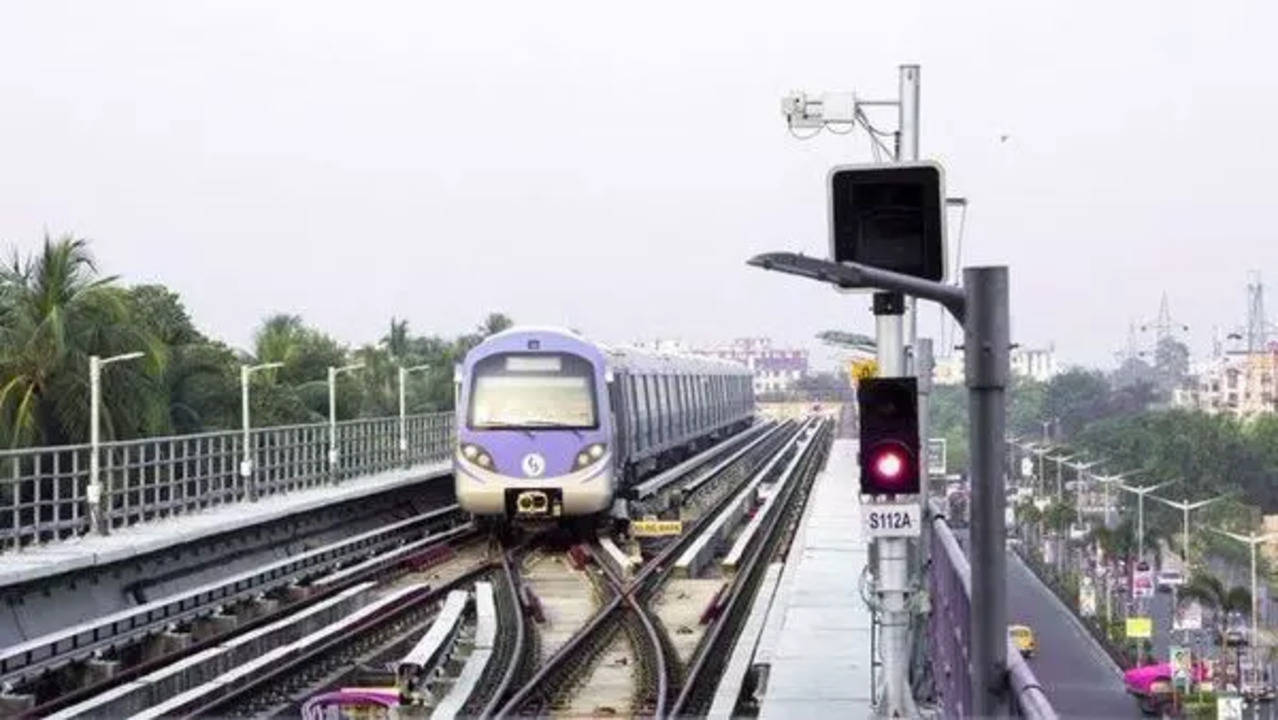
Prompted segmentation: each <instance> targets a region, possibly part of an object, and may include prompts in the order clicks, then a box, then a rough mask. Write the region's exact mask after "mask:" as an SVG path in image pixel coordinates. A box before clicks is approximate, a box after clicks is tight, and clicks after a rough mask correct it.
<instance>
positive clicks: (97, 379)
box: [86, 355, 111, 535]
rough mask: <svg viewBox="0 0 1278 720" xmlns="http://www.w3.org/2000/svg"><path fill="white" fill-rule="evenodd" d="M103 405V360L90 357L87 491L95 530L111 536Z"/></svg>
mask: <svg viewBox="0 0 1278 720" xmlns="http://www.w3.org/2000/svg"><path fill="white" fill-rule="evenodd" d="M101 404H102V358H100V357H98V356H97V355H91V356H89V487H88V489H87V491H86V494H87V496H88V500H89V514H90V516H91V518H92V520H93V530H94V531H95V532H97V533H98V534H99V535H109V534H110V533H111V528H110V527H109V526H108V523H107V521H106V510H107V497H106V493H104V492H102V479H101V477H100V473H101V470H102V469H101V459H100V457H99V454H100V452H101V447H100V446H101V437H100V428H99V422H100V419H99V417H98V413H99V412H100V410H99V407H100V406H101Z"/></svg>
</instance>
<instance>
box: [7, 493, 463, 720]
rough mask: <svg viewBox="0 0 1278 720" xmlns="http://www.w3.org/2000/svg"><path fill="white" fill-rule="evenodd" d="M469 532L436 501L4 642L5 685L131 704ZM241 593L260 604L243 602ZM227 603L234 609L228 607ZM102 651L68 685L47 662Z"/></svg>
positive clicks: (52, 711)
mask: <svg viewBox="0 0 1278 720" xmlns="http://www.w3.org/2000/svg"><path fill="white" fill-rule="evenodd" d="M476 537H477V536H476V532H475V530H474V528H473V526H472V525H471V524H470V522H469V519H468V518H467V517H466V516H465V515H464V514H463V513H462V512H461V510H460V508H458V507H457V506H456V505H447V506H444V507H441V508H436V509H434V510H430V511H428V512H424V513H419V514H417V515H415V516H413V517H410V518H407V519H405V520H403V521H400V522H396V523H392V524H390V525H388V526H385V527H383V528H379V529H377V530H374V531H370V532H367V533H361V534H360V535H356V536H354V537H351V538H347V539H344V540H341V541H338V542H335V543H331V544H329V545H325V546H323V547H320V548H315V549H313V550H310V551H307V552H305V553H302V554H300V555H297V556H294V557H291V558H286V559H284V560H280V561H277V562H273V563H269V564H267V565H264V566H262V567H260V568H256V569H254V570H251V571H248V572H244V573H239V574H237V575H234V576H231V577H228V578H225V579H223V580H219V581H216V582H214V583H209V584H207V585H204V586H201V587H198V588H194V589H193V590H190V591H186V592H183V593H179V594H177V595H174V596H171V597H166V598H161V599H159V600H156V601H154V602H150V603H146V604H144V605H141V606H138V607H136V608H130V609H129V610H125V611H121V612H117V613H112V614H110V615H107V616H104V617H102V618H97V619H95V620H91V621H88V622H86V623H82V624H80V625H78V626H74V627H71V628H68V629H66V630H64V631H60V632H59V633H55V634H52V635H51V636H46V637H42V638H36V639H34V640H32V641H29V642H27V643H24V644H22V645H20V646H14V647H11V648H8V649H6V650H4V651H3V654H2V655H0V657H2V658H3V659H4V661H5V662H4V664H0V669H3V670H4V671H6V672H7V673H8V676H9V677H10V678H11V680H10V682H11V683H12V684H11V687H13V688H16V689H21V690H23V691H26V692H33V693H35V694H37V698H38V699H39V704H38V705H37V706H36V707H34V708H33V709H31V710H29V711H27V712H26V713H24V716H25V717H48V716H53V715H57V714H58V713H66V712H67V711H68V709H70V708H82V709H84V708H89V707H92V706H93V703H94V701H95V699H97V698H103V697H106V698H116V699H118V698H121V697H123V698H127V701H126V702H125V704H126V705H128V706H130V707H134V706H135V703H136V702H139V700H138V699H137V698H142V697H145V698H153V697H154V696H155V695H156V693H157V692H161V691H159V690H153V689H150V688H146V687H140V685H145V684H146V682H145V679H146V678H148V677H150V678H154V677H155V676H156V675H157V674H160V675H161V676H163V673H164V671H165V669H166V668H170V667H173V666H175V665H181V664H182V663H189V662H192V661H191V659H192V658H197V657H201V656H204V657H205V658H210V657H211V656H212V655H213V654H217V650H218V649H219V648H221V649H223V650H228V648H233V649H234V652H233V653H232V654H233V655H235V656H236V657H237V658H240V659H243V658H245V657H247V654H248V653H250V652H253V651H255V650H256V648H259V647H263V646H265V645H267V644H269V643H270V642H271V640H270V638H276V637H286V636H288V634H289V631H288V630H287V623H288V622H289V619H290V618H302V619H303V620H304V621H305V623H310V624H313V623H314V622H316V618H322V617H326V616H329V615H333V614H340V613H343V612H347V611H349V610H350V609H352V608H354V607H355V606H357V605H358V604H359V603H360V602H361V599H362V596H363V595H365V594H367V593H366V591H367V590H369V589H370V588H372V587H374V586H375V584H376V583H375V582H374V580H377V579H384V578H387V577H388V576H391V577H392V579H393V576H395V575H396V574H399V575H404V574H408V573H411V572H414V571H420V570H422V569H429V568H431V567H433V566H434V565H435V564H436V563H439V562H443V561H445V560H446V559H447V555H448V554H449V553H450V552H451V551H452V549H453V548H458V547H464V546H465V545H466V544H467V543H472V542H474V540H475V539H476ZM441 551H442V552H441ZM264 600H265V602H264ZM246 603H248V604H252V605H256V606H259V607H261V608H262V611H261V612H257V613H250V612H247V611H246V608H245V605H244V604H246ZM232 610H238V611H239V613H238V614H237V615H235V616H232V615H229V614H227V613H228V611H232ZM219 617H222V618H225V619H228V620H230V621H231V622H224V623H222V624H221V627H222V628H224V629H223V630H222V631H220V632H219V631H218V628H219V625H218V624H217V623H216V622H210V623H207V624H205V625H204V626H203V628H202V629H203V630H204V632H203V633H196V632H194V631H195V630H197V629H201V628H200V626H199V623H200V622H201V621H202V620H204V619H209V618H211V619H213V620H216V619H217V618H219ZM305 623H304V624H305ZM245 637H248V638H254V641H253V648H252V649H250V648H248V647H247V646H241V645H238V644H234V643H236V641H237V638H245ZM162 641H169V642H162ZM111 656H114V657H115V658H118V659H115V660H108V661H105V662H109V663H111V664H112V665H113V666H114V672H112V673H110V674H109V675H108V676H106V677H103V678H101V679H100V680H99V681H97V682H92V683H86V684H84V685H83V686H82V687H79V688H77V689H74V690H70V691H66V690H65V689H64V688H63V687H62V684H61V677H60V674H54V673H53V672H52V671H55V670H59V669H61V668H67V667H69V666H72V665H73V664H75V663H79V662H82V661H84V660H98V661H99V662H103V661H102V660H101V658H103V657H111ZM197 665H198V663H197ZM64 672H65V671H64ZM168 682H177V681H176V680H172V681H168ZM128 691H132V692H128Z"/></svg>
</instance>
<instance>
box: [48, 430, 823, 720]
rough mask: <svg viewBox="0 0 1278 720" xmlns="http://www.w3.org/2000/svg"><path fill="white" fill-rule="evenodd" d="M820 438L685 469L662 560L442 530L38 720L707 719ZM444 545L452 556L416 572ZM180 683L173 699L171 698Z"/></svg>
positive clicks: (723, 455) (375, 555)
mask: <svg viewBox="0 0 1278 720" xmlns="http://www.w3.org/2000/svg"><path fill="white" fill-rule="evenodd" d="M829 433H830V428H829V426H828V423H820V422H816V421H810V422H807V423H804V424H802V425H800V424H796V423H785V424H781V425H776V426H766V427H761V428H758V429H756V430H754V431H752V432H751V433H750V434H749V435H746V436H745V437H740V438H736V439H735V441H734V442H730V443H725V444H724V445H723V446H722V447H721V448H719V449H718V452H708V453H703V454H702V455H701V456H698V458H694V461H695V462H689V463H686V464H685V468H684V474H683V475H682V477H680V478H671V479H669V480H668V481H667V482H666V485H665V487H663V488H661V489H660V490H659V492H660V493H670V494H669V495H668V497H671V498H673V499H674V500H675V502H674V504H673V506H672V507H669V508H668V509H667V511H666V512H667V514H669V513H671V512H677V514H678V516H679V518H680V519H681V520H682V521H683V523H684V528H685V532H684V533H683V534H682V535H681V536H679V537H677V538H675V539H673V540H670V541H667V542H666V543H665V545H664V546H660V547H655V548H654V547H652V546H651V545H649V546H646V547H640V545H639V544H638V543H634V542H627V541H626V540H625V539H622V540H621V541H620V544H621V545H622V546H623V547H624V548H626V549H625V550H618V549H617V547H616V546H615V545H613V544H612V541H611V540H609V539H606V538H605V539H600V540H593V541H589V542H586V543H584V544H577V545H570V544H569V542H568V541H565V540H564V539H563V538H562V537H560V536H554V535H552V534H550V533H543V534H542V535H538V536H534V537H531V538H527V539H525V540H524V541H523V542H522V543H519V544H496V543H494V542H493V540H492V539H491V538H489V539H488V542H487V544H485V543H484V542H483V538H480V537H478V533H477V532H476V531H475V530H474V528H473V526H471V525H470V524H469V523H462V522H458V523H452V521H450V525H449V528H448V530H447V531H445V532H446V534H441V537H435V536H432V535H430V534H427V535H425V536H422V537H416V538H412V539H401V540H400V541H398V542H397V543H394V544H393V546H390V547H387V546H381V548H380V551H376V552H375V551H371V550H367V549H366V550H365V551H364V552H363V554H354V553H352V554H350V555H347V556H345V557H344V559H343V560H342V561H340V562H337V563H333V564H330V565H327V566H325V567H326V568H327V572H325V573H324V574H323V575H322V576H320V577H311V578H309V583H308V584H309V585H310V586H311V587H312V588H313V589H312V591H311V593H310V596H309V597H307V598H306V600H305V601H302V602H298V603H295V604H293V605H292V606H290V607H288V608H287V609H281V610H279V611H277V612H274V613H272V614H270V615H269V616H267V617H263V618H260V619H259V620H258V621H257V622H254V623H251V624H248V625H244V626H241V627H240V628H237V629H236V630H235V631H234V632H232V633H226V634H222V635H218V636H215V637H213V638H210V639H209V640H207V641H205V642H202V643H200V644H198V645H196V646H192V647H189V648H188V649H187V650H185V651H183V652H181V653H175V654H170V655H169V656H166V657H164V658H162V659H160V660H157V661H154V662H151V663H143V664H140V665H138V666H135V667H134V668H131V669H130V670H129V671H128V672H125V673H121V674H119V675H117V676H116V677H115V678H112V679H111V680H110V681H108V682H105V683H102V684H99V685H97V686H94V687H90V688H87V689H86V690H84V691H82V692H81V693H80V695H79V696H64V697H60V698H57V699H55V700H54V701H53V702H49V703H45V705H43V706H41V707H40V708H37V711H38V714H39V715H40V716H47V715H50V714H55V715H56V714H57V713H58V712H60V713H61V716H66V717H73V716H78V715H83V714H98V715H104V714H105V715H123V714H128V715H132V716H136V717H169V716H219V717H220V716H283V715H289V716H297V715H298V714H299V713H300V712H301V711H302V709H303V707H304V706H305V705H306V703H308V702H311V703H315V702H318V701H322V700H323V699H324V698H327V697H329V695H330V694H332V693H335V692H336V693H337V695H340V694H341V689H342V688H349V687H370V686H377V687H389V686H394V687H396V688H398V697H397V698H396V700H395V702H396V703H403V704H407V705H410V706H412V707H411V708H401V710H402V711H403V712H407V713H409V714H410V715H412V716H414V717H418V716H420V717H427V716H429V717H440V718H448V717H455V716H466V717H472V716H474V717H484V718H488V717H502V716H506V715H512V714H529V713H533V714H549V713H570V714H590V715H598V714H617V715H652V716H660V717H666V716H671V715H682V714H687V713H689V712H692V713H697V712H704V709H705V707H706V705H707V702H708V700H707V699H708V698H709V697H711V696H712V695H713V692H714V685H715V678H716V675H717V672H718V671H717V669H716V668H717V667H718V665H719V664H721V662H722V660H723V658H724V657H726V655H727V654H728V651H729V650H730V649H731V646H732V642H733V641H734V640H735V636H736V632H737V631H738V630H739V625H740V619H741V617H742V616H743V615H744V614H745V612H747V610H748V607H749V605H750V601H751V599H752V597H753V590H754V588H755V586H756V585H757V584H758V579H759V577H760V576H761V574H762V570H763V568H764V567H765V566H766V565H767V561H768V559H769V558H771V557H773V556H775V555H777V554H780V553H782V552H783V548H784V545H785V544H786V543H788V532H789V530H790V528H791V527H792V525H793V522H794V520H795V519H796V518H797V517H798V515H799V513H800V512H801V509H802V499H803V498H804V497H805V495H806V491H807V484H808V483H809V482H810V480H811V477H812V475H814V474H815V472H816V470H817V469H819V467H820V465H821V462H823V457H824V451H825V447H826V446H828V436H829ZM656 494H657V493H654V495H656ZM445 510H451V509H450V508H445V509H442V510H439V511H437V512H439V513H444V512H445ZM437 517H445V515H443V514H441V515H439V516H437ZM432 538H433V539H432ZM443 543H447V544H448V545H449V546H450V547H457V548H461V550H459V551H458V554H457V555H456V556H455V557H452V558H451V559H449V560H448V561H446V562H443V563H433V564H431V565H430V567H428V568H425V569H423V568H420V567H415V565H414V561H415V559H420V558H422V557H428V556H429V554H430V551H431V550H432V548H433V549H435V550H438V548H439V547H440V546H441V545H442V544H443ZM566 547H567V548H569V549H565V548H566ZM467 548H469V549H467ZM627 551H628V552H627ZM644 551H646V552H647V555H648V556H649V557H648V559H647V561H646V562H643V563H639V562H631V556H633V555H635V554H642V553H643V552H644ZM268 638H269V639H270V642H264V640H265V639H268ZM259 640H261V641H263V642H262V643H261V644H260V645H255V644H254V643H257V642H258V641H259ZM178 677H181V678H182V679H183V681H184V682H183V686H184V687H183V689H181V690H180V691H179V690H176V689H175V688H177V687H178V686H176V685H169V684H167V683H169V681H170V680H172V679H174V678H178ZM166 690H171V691H166ZM334 697H336V696H334ZM126 699H127V701H128V702H125V700H126ZM95 708H96V709H97V710H96V711H95ZM103 710H107V711H106V712H103ZM112 710H114V711H115V712H112ZM32 714H33V715H35V714H37V713H32Z"/></svg>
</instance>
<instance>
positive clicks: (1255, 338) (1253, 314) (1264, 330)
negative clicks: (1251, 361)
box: [1247, 270, 1269, 353]
mask: <svg viewBox="0 0 1278 720" xmlns="http://www.w3.org/2000/svg"><path fill="white" fill-rule="evenodd" d="M1247 281H1248V282H1247V352H1253V353H1254V352H1263V351H1264V350H1266V349H1267V348H1268V347H1269V321H1268V320H1267V319H1266V318H1265V286H1264V284H1263V283H1261V282H1260V271H1259V270H1252V271H1250V272H1248V273H1247Z"/></svg>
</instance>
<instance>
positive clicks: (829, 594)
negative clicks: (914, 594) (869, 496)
mask: <svg viewBox="0 0 1278 720" xmlns="http://www.w3.org/2000/svg"><path fill="white" fill-rule="evenodd" d="M856 456H857V441H855V440H847V439H840V440H835V441H834V446H833V448H832V449H831V451H830V457H829V460H828V462H827V463H826V467H825V470H824V471H823V472H822V473H821V475H820V476H818V477H817V479H816V484H815V486H814V487H813V490H812V496H811V497H810V498H809V499H808V506H807V508H806V509H805V511H804V517H803V523H802V525H801V527H800V529H799V532H798V535H797V536H796V537H795V540H794V545H793V546H792V547H791V550H790V555H789V557H788V558H787V560H786V565H785V570H784V571H783V573H782V576H781V580H780V584H779V586H778V589H777V594H776V597H775V599H774V600H773V603H772V608H771V609H770V610H769V612H768V618H767V621H766V623H765V625H764V629H763V635H762V637H761V638H760V641H759V647H758V650H757V651H756V653H755V657H754V664H755V665H756V666H757V665H767V666H769V667H770V670H769V673H768V680H767V689H766V693H765V695H764V699H763V705H762V707H761V709H760V715H761V717H763V718H769V717H774V718H797V717H848V718H851V717H868V716H869V715H870V712H871V709H872V706H871V699H872V697H873V693H872V691H871V687H870V633H871V626H870V610H869V608H867V607H866V605H865V603H864V602H863V601H862V600H861V596H860V593H859V592H858V588H859V582H860V577H861V572H862V570H863V569H864V568H865V565H866V561H867V546H866V541H865V539H864V538H863V537H862V536H861V502H860V497H859V494H858V493H859V489H858V487H857V457H856Z"/></svg>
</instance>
